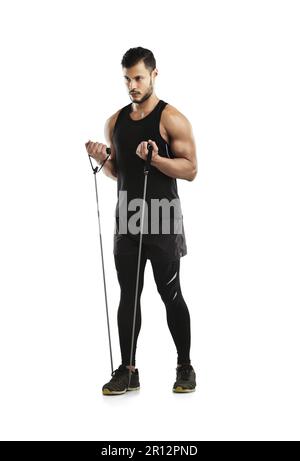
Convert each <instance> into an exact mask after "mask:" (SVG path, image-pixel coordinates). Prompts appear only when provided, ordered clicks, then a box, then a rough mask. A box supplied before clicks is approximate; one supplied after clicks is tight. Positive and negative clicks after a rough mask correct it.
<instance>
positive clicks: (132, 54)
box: [121, 46, 156, 72]
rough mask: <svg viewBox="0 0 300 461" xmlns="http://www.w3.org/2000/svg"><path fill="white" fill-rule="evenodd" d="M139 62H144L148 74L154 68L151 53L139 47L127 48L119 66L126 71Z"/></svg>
mask: <svg viewBox="0 0 300 461" xmlns="http://www.w3.org/2000/svg"><path fill="white" fill-rule="evenodd" d="M139 61H144V64H145V67H146V68H147V69H149V70H150V72H152V71H153V69H155V67H156V61H155V57H154V55H153V53H152V51H150V50H147V48H142V47H141V46H137V47H136V48H129V50H127V51H126V53H125V54H124V56H123V58H122V61H121V65H122V67H126V68H127V69H128V68H129V67H132V66H134V65H135V64H137V63H138V62H139Z"/></svg>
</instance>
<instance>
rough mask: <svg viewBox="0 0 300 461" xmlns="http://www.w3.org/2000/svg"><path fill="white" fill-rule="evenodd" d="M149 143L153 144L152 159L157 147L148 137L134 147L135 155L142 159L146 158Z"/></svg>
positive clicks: (156, 152) (155, 154)
mask: <svg viewBox="0 0 300 461" xmlns="http://www.w3.org/2000/svg"><path fill="white" fill-rule="evenodd" d="M148 143H149V144H151V145H152V146H153V151H152V161H153V159H154V158H155V157H156V156H157V155H158V147H157V145H156V143H155V142H154V141H151V139H149V140H148V141H142V142H141V143H140V144H139V145H138V146H137V149H136V155H138V156H139V157H140V158H141V159H142V160H145V161H146V160H147V155H148V148H147V145H148Z"/></svg>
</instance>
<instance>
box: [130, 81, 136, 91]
mask: <svg viewBox="0 0 300 461" xmlns="http://www.w3.org/2000/svg"><path fill="white" fill-rule="evenodd" d="M135 90H136V85H135V84H134V83H133V82H130V83H129V91H135Z"/></svg>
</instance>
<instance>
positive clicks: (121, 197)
mask: <svg viewBox="0 0 300 461" xmlns="http://www.w3.org/2000/svg"><path fill="white" fill-rule="evenodd" d="M121 65H122V70H123V75H124V80H125V85H126V89H127V91H128V93H129V96H130V99H131V101H132V102H131V103H130V104H128V105H127V106H125V107H123V108H122V109H120V110H118V111H117V112H116V113H115V114H113V115H112V116H111V117H110V118H109V119H108V120H107V121H106V124H105V130H104V131H105V137H106V142H107V144H108V145H109V146H110V148H111V156H110V158H109V160H107V161H106V163H105V164H104V167H103V169H104V172H105V174H106V175H107V176H109V177H111V178H112V179H115V180H117V185H118V203H117V207H116V215H115V216H116V228H115V235H114V259H115V266H116V270H117V276H118V281H119V284H120V290H121V297H120V304H119V308H118V331H119V341H120V349H121V356H122V364H121V365H120V366H119V368H118V369H117V370H115V371H114V372H113V373H112V378H111V380H110V381H109V382H108V383H106V384H104V386H103V388H102V392H103V394H104V395H117V394H123V393H125V392H126V391H129V390H137V389H139V387H140V383H139V373H138V369H137V368H136V367H135V352H136V345H137V338H138V335H139V331H140V328H141V306H140V296H141V293H142V289H143V280H144V270H145V265H146V262H147V259H150V261H151V265H152V269H153V274H154V279H155V282H156V286H157V289H158V291H159V293H160V296H161V298H162V300H163V302H164V304H165V307H166V313H167V323H168V327H169V329H170V332H171V335H172V338H173V340H174V343H175V346H176V349H177V367H176V380H175V383H174V385H173V391H174V392H191V391H194V390H195V387H196V374H195V371H194V369H193V366H192V365H191V360H190V355H189V354H190V342H191V337H190V336H191V335H190V315H189V311H188V308H187V305H186V303H185V301H184V299H183V296H182V293H181V287H180V280H179V270H180V258H181V257H182V256H185V254H186V253H187V248H186V242H185V234H184V229H183V222H182V213H181V208H180V199H179V196H178V191H177V183H176V179H177V178H178V179H186V180H188V181H192V180H193V179H194V178H195V176H196V174H197V160H196V147H195V141H194V136H193V133H192V127H191V124H190V122H189V121H188V120H187V118H186V117H185V116H184V115H183V114H181V113H180V112H179V111H178V110H177V109H176V108H175V107H173V106H171V105H170V104H168V103H166V102H164V101H163V100H161V99H159V98H158V97H157V96H156V94H155V91H154V82H155V78H156V76H157V74H158V71H157V68H156V61H155V58H154V56H153V53H152V52H151V51H150V50H148V49H145V48H142V47H137V48H130V49H129V50H128V51H127V52H126V53H125V54H124V56H123V58H122V61H121ZM148 144H150V145H151V146H152V147H153V152H152V160H151V163H150V171H149V177H148V184H147V198H146V200H145V202H146V204H145V208H146V205H147V210H146V211H147V213H145V218H144V219H145V223H144V225H145V227H143V240H142V254H141V261H140V272H139V286H138V300H137V310H136V320H135V331H134V342H133V344H134V347H133V357H132V361H131V362H130V349H131V340H132V333H133V331H132V330H133V317H134V301H135V291H136V277H137V259H138V247H139V235H138V232H137V230H136V229H137V228H138V231H139V230H140V227H141V217H140V215H139V216H138V220H137V217H136V213H135V214H134V213H133V212H134V211H135V210H136V208H137V206H136V204H137V203H138V202H137V201H138V200H141V199H142V197H143V188H144V177H145V176H144V166H145V160H146V158H147V154H148V149H147V145H148ZM106 147H107V145H106V144H103V143H98V142H91V141H89V142H87V143H86V149H87V152H88V154H89V155H90V156H91V157H93V158H94V159H95V160H96V161H97V162H98V163H99V164H100V163H102V162H103V161H104V159H105V158H106ZM174 203H175V204H176V205H177V206H175V208H174V207H173V208H172V210H173V211H174V213H173V215H172V213H171V211H172V210H170V208H171V206H170V205H174ZM153 204H154V205H155V206H154V207H153V208H152V205H153ZM158 204H159V207H160V206H162V208H163V209H162V212H163V216H162V218H161V215H159V213H158V214H157V213H155V212H156V211H157V205H158ZM150 205H151V206H150ZM168 205H169V208H168ZM166 207H167V208H168V210H169V211H170V213H169V215H167V213H166ZM140 208H141V207H140ZM176 213H177V214H176ZM138 222H139V225H138V224H137V223H138ZM171 227H172V229H171ZM144 229H146V231H147V232H145V234H144ZM166 229H167V230H166ZM154 360H155V361H156V360H159V357H155V358H154ZM129 370H131V372H130V371H129ZM129 374H130V376H129Z"/></svg>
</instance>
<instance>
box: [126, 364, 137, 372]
mask: <svg viewBox="0 0 300 461" xmlns="http://www.w3.org/2000/svg"><path fill="white" fill-rule="evenodd" d="M126 368H128V370H131V371H134V370H135V366H134V365H131V366H130V365H126Z"/></svg>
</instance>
